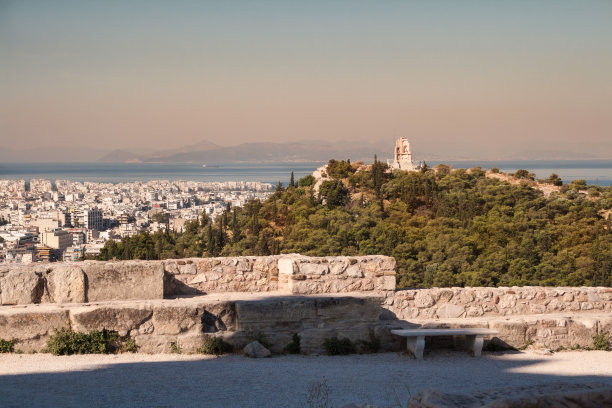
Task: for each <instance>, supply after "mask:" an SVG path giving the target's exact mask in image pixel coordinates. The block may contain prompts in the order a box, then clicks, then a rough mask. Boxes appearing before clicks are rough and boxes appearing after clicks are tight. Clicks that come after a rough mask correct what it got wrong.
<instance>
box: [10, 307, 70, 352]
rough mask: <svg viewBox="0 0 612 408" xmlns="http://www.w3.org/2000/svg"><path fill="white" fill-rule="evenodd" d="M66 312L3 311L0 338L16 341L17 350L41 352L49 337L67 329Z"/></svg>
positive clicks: (68, 323)
mask: <svg viewBox="0 0 612 408" xmlns="http://www.w3.org/2000/svg"><path fill="white" fill-rule="evenodd" d="M69 327H70V320H69V318H68V311H67V310H55V311H47V312H30V311H27V310H14V309H13V310H5V311H3V312H1V313H0V338H3V339H5V340H10V339H17V340H18V343H17V345H16V347H15V348H16V349H17V350H21V351H38V350H41V349H42V348H43V347H44V346H45V343H46V341H47V338H48V337H49V335H52V334H53V333H54V332H55V331H57V330H61V329H65V328H69Z"/></svg>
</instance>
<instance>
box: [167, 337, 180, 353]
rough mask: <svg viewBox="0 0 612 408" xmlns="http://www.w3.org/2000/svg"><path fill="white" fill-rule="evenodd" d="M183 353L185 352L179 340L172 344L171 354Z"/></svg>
mask: <svg viewBox="0 0 612 408" xmlns="http://www.w3.org/2000/svg"><path fill="white" fill-rule="evenodd" d="M182 352H183V350H181V346H180V345H179V344H178V340H177V341H173V342H171V343H170V353H172V354H181V353H182Z"/></svg>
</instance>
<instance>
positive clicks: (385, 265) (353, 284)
mask: <svg viewBox="0 0 612 408" xmlns="http://www.w3.org/2000/svg"><path fill="white" fill-rule="evenodd" d="M278 269H279V282H278V288H279V290H281V291H284V292H287V293H294V294H301V295H309V294H317V293H344V292H359V291H374V290H377V291H394V290H395V259H394V258H391V257H388V256H379V255H374V256H360V257H351V256H334V257H321V258H313V257H306V256H299V255H291V256H285V257H282V258H280V259H279V261H278Z"/></svg>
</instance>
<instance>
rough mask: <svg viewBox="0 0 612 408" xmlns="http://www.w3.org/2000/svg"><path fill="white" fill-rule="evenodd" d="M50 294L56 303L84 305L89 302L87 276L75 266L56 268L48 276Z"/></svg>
mask: <svg viewBox="0 0 612 408" xmlns="http://www.w3.org/2000/svg"><path fill="white" fill-rule="evenodd" d="M47 287H48V288H49V294H50V295H51V298H52V299H53V301H54V302H55V303H83V302H86V301H87V298H86V287H85V274H84V273H83V270H82V269H81V268H79V267H78V266H75V265H66V266H60V267H58V268H55V269H54V270H53V272H51V273H50V274H49V275H48V276H47Z"/></svg>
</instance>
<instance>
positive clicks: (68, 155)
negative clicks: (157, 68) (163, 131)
mask: <svg viewBox="0 0 612 408" xmlns="http://www.w3.org/2000/svg"><path fill="white" fill-rule="evenodd" d="M393 143H394V141H393V140H384V141H380V140H377V141H376V142H363V141H351V140H348V141H331V142H330V141H324V140H304V141H298V142H285V143H271V142H260V143H242V144H237V145H235V146H219V145H217V144H215V143H213V142H210V141H207V140H202V141H200V142H198V143H195V144H190V145H186V146H182V147H178V148H174V149H165V150H157V151H152V150H149V151H130V150H123V149H116V150H110V149H100V148H91V147H87V146H70V147H50V146H46V147H37V148H29V149H20V150H18V149H7V148H2V147H1V146H0V162H106V163H126V162H128V163H129V162H133V163H202V164H215V163H217V164H220V163H240V162H242V163H258V162H259V163H265V162H324V161H327V160H329V159H330V158H335V159H349V158H350V159H351V160H352V161H357V160H364V161H367V162H371V161H372V160H373V159H374V155H377V156H378V159H379V160H381V161H385V160H386V159H392V158H393ZM609 149H610V146H602V147H601V148H600V149H596V148H593V147H592V146H585V148H584V149H582V150H583V151H571V150H569V149H554V148H552V149H536V148H533V149H525V148H524V147H518V148H514V149H512V148H504V149H502V148H499V147H498V146H496V145H492V144H491V145H468V144H465V143H456V142H453V140H449V142H448V143H446V144H445V145H443V146H441V145H440V144H439V143H437V142H436V141H433V140H421V141H415V142H414V143H412V150H413V155H414V156H413V157H414V160H415V161H419V160H425V161H426V162H428V163H431V162H444V161H457V160H471V161H478V160H484V161H500V160H502V161H503V160H593V159H595V160H609V155H607V154H606V151H609ZM593 152H596V153H593Z"/></svg>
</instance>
